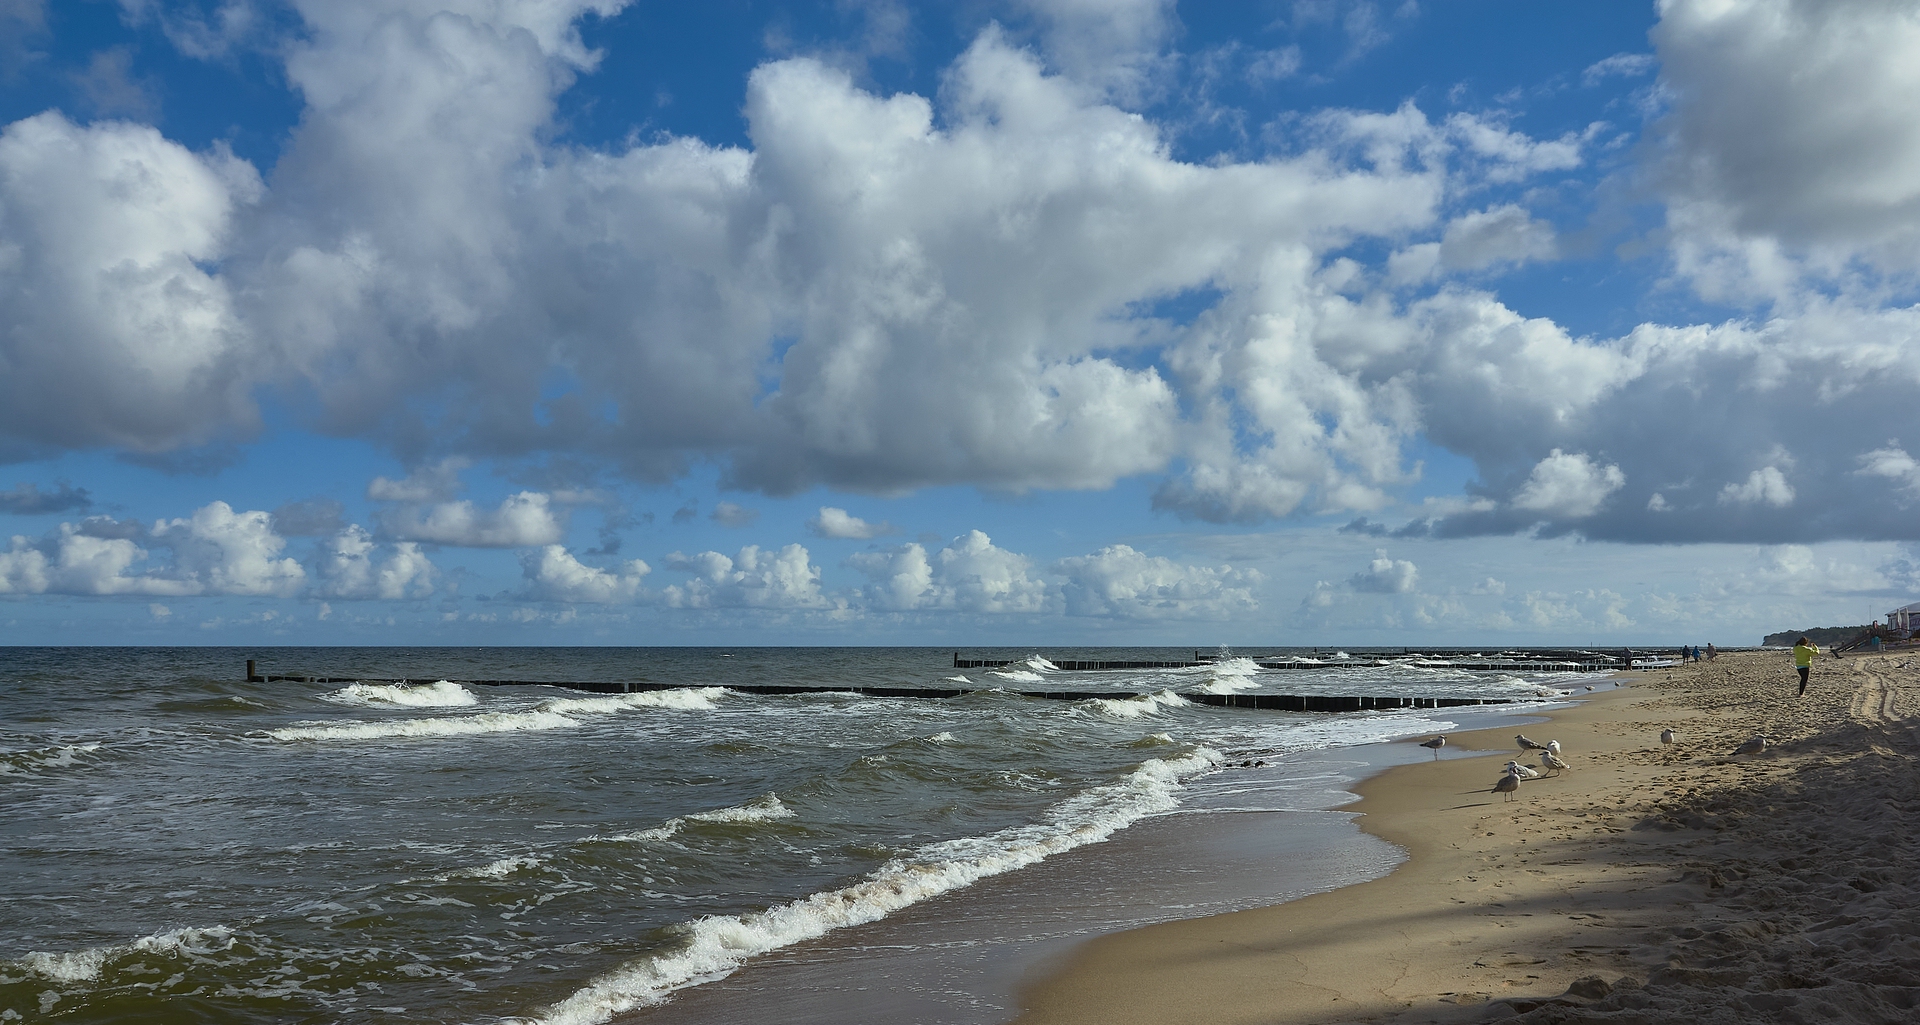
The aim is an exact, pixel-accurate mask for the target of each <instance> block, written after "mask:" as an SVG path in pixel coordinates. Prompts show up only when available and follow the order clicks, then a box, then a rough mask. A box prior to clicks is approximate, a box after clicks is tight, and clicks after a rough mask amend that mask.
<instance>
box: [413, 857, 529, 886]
mask: <svg viewBox="0 0 1920 1025" xmlns="http://www.w3.org/2000/svg"><path fill="white" fill-rule="evenodd" d="M546 860H547V859H545V858H543V857H541V856H540V855H538V854H516V855H514V856H512V857H510V858H501V859H500V860H498V861H490V862H487V863H486V864H484V865H481V866H480V867H478V868H457V869H454V870H453V871H451V872H442V873H440V874H439V875H437V876H431V877H429V881H430V882H435V883H447V882H452V881H453V880H455V879H505V878H506V877H508V876H510V875H512V874H514V873H515V872H518V871H520V870H521V869H523V868H532V867H534V866H535V865H539V864H541V863H543V862H545V861H546Z"/></svg>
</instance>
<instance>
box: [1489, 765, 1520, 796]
mask: <svg viewBox="0 0 1920 1025" xmlns="http://www.w3.org/2000/svg"><path fill="white" fill-rule="evenodd" d="M1519 790H1520V777H1519V776H1516V775H1514V774H1513V773H1511V772H1509V773H1506V774H1504V775H1502V776H1501V777H1500V782H1498V783H1495V784H1494V785H1493V789H1492V790H1490V791H1488V793H1492V794H1505V795H1507V800H1509V801H1511V800H1513V795H1514V794H1516V793H1518V792H1519Z"/></svg>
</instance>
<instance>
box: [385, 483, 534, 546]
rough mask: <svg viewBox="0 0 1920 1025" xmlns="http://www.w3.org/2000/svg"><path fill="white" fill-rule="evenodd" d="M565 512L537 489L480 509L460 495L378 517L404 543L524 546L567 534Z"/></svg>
mask: <svg viewBox="0 0 1920 1025" xmlns="http://www.w3.org/2000/svg"><path fill="white" fill-rule="evenodd" d="M564 520H565V516H564V513H563V512H562V511H561V510H557V509H555V508H554V507H553V502H552V500H551V499H550V498H549V496H547V495H545V494H543V493H541V492H538V491H522V492H519V493H517V494H513V495H508V496H507V497H506V498H505V499H504V500H502V501H501V503H500V505H499V507H498V508H495V509H481V508H477V507H475V506H474V504H473V503H472V502H470V501H467V500H465V499H461V500H460V501H457V502H442V503H440V504H437V505H431V506H427V507H425V508H414V507H403V508H401V509H398V510H394V511H392V512H390V513H389V514H388V515H386V516H384V517H383V518H382V525H383V526H384V527H385V528H386V530H387V532H388V533H389V534H392V535H393V536H394V537H397V538H403V539H405V540H408V541H426V542H430V543H432V544H443V545H458V546H462V547H467V548H528V547H533V546H537V545H550V544H555V543H558V542H559V541H560V539H561V538H562V537H564V536H565V534H566V524H565V522H564Z"/></svg>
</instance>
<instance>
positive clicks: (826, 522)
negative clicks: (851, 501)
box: [807, 505, 899, 541]
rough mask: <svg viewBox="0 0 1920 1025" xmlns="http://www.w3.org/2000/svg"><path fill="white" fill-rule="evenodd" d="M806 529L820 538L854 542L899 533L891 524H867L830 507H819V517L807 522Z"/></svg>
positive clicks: (845, 512) (847, 513)
mask: <svg viewBox="0 0 1920 1025" xmlns="http://www.w3.org/2000/svg"><path fill="white" fill-rule="evenodd" d="M807 529H808V530H810V531H812V532H813V533H815V534H817V535H819V536H820V537H826V538H841V539H850V540H855V541H868V540H872V539H873V538H876V537H883V536H885V535H887V534H894V533H898V532H899V531H898V530H897V529H896V528H895V527H894V525H893V524H891V523H888V522H886V521H884V520H882V521H881V522H879V523H868V522H867V521H866V520H863V519H861V518H860V517H858V516H855V515H853V514H851V513H849V512H847V511H846V510H845V509H839V508H835V507H834V506H831V505H823V506H821V507H820V513H819V515H817V516H815V517H813V518H812V519H810V520H808V521H807Z"/></svg>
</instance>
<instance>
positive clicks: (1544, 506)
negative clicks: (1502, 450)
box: [1513, 448, 1627, 519]
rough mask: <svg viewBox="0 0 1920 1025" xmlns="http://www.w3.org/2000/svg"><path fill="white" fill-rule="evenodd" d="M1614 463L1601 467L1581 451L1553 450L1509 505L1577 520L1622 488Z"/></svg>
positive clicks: (1623, 483)
mask: <svg viewBox="0 0 1920 1025" xmlns="http://www.w3.org/2000/svg"><path fill="white" fill-rule="evenodd" d="M1626 483H1627V477H1626V474H1624V473H1621V472H1620V468H1619V467H1618V466H1613V465H1607V466H1602V465H1600V464H1599V463H1597V462H1595V461H1594V460H1593V459H1592V458H1590V457H1588V456H1587V454H1586V453H1584V452H1562V451H1560V450H1559V449H1557V448H1556V449H1554V450H1553V451H1552V452H1551V453H1549V454H1548V455H1547V458H1545V459H1542V460H1540V462H1539V463H1538V464H1536V465H1535V466H1534V468H1533V473H1531V474H1529V475H1528V476H1527V482H1526V483H1525V484H1522V485H1521V486H1520V490H1519V491H1517V492H1515V493H1514V496H1513V505H1514V507H1515V508H1517V509H1525V510H1527V511H1528V512H1537V513H1545V514H1547V515H1549V516H1554V517H1560V518H1565V519H1579V518H1582V517H1586V516H1592V515H1593V514H1594V513H1597V512H1599V511H1600V506H1601V504H1602V503H1603V502H1605V501H1606V500H1607V496H1609V495H1611V494H1613V493H1614V492H1616V491H1618V490H1620V489H1621V488H1622V487H1625V486H1626Z"/></svg>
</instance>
